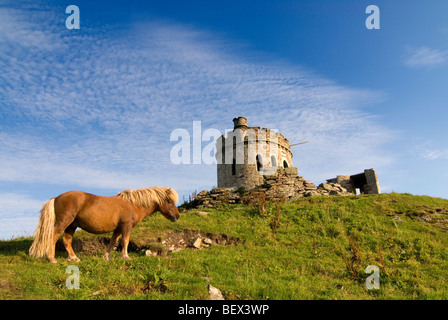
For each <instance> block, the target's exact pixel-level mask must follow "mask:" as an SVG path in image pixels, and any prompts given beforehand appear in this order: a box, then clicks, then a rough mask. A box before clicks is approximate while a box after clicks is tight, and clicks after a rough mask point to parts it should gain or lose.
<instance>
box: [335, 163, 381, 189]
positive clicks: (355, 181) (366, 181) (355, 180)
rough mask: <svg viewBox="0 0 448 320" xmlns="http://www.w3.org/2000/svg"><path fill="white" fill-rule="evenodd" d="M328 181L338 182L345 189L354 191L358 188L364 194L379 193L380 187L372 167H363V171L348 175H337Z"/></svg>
mask: <svg viewBox="0 0 448 320" xmlns="http://www.w3.org/2000/svg"><path fill="white" fill-rule="evenodd" d="M327 182H329V183H339V184H340V185H342V186H343V187H344V188H345V189H347V191H349V192H353V193H356V189H359V190H360V192H361V193H364V194H380V193H381V188H380V183H379V181H378V177H377V175H376V172H375V170H374V169H365V170H364V172H363V173H358V174H354V175H351V176H348V175H339V176H337V177H336V178H333V179H328V180H327Z"/></svg>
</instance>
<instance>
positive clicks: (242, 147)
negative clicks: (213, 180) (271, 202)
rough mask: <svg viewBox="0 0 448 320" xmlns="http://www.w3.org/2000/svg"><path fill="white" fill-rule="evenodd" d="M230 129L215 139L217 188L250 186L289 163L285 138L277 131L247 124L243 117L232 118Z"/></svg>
mask: <svg viewBox="0 0 448 320" xmlns="http://www.w3.org/2000/svg"><path fill="white" fill-rule="evenodd" d="M233 123H234V129H233V131H230V132H228V133H227V137H225V136H224V135H223V136H221V137H220V138H219V139H218V140H217V143H216V155H215V156H216V159H217V163H218V165H217V176H218V188H233V187H236V188H240V187H244V188H245V189H252V188H254V187H256V186H258V185H260V184H262V183H263V177H262V176H263V175H265V174H275V173H276V171H277V169H278V168H288V167H292V166H293V163H292V157H293V155H292V152H291V150H290V146H289V141H288V139H286V138H285V137H284V136H283V135H282V134H281V133H277V132H275V131H273V130H270V129H266V128H263V129H260V127H248V126H247V119H246V118H244V117H238V118H235V119H233Z"/></svg>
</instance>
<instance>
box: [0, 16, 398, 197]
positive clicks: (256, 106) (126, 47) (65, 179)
mask: <svg viewBox="0 0 448 320" xmlns="http://www.w3.org/2000/svg"><path fill="white" fill-rule="evenodd" d="M3 18H5V19H4V20H3ZM47 18H48V19H49V20H51V21H53V20H55V19H56V18H55V17H54V14H53V13H52V12H51V11H47V10H45V11H43V12H40V13H39V14H35V15H28V13H27V12H25V13H24V12H23V11H21V10H20V9H6V8H0V19H1V21H2V28H0V45H1V46H2V50H1V51H0V69H1V71H2V72H1V74H0V104H1V111H0V115H1V116H2V119H3V120H1V122H0V125H1V129H0V135H1V138H2V139H1V142H0V143H1V147H2V149H1V151H0V181H2V180H3V181H19V182H23V183H29V182H37V183H39V182H45V183H56V184H70V185H79V186H88V187H98V188H107V187H109V188H113V189H118V190H120V189H121V188H125V187H133V186H150V185H156V184H158V185H172V186H173V187H176V188H179V189H181V190H185V191H186V190H193V189H195V188H199V187H198V186H203V187H211V186H212V185H215V184H216V168H215V167H212V166H206V165H191V166H182V165H180V166H175V165H173V164H171V162H170V159H169V153H170V152H169V151H170V148H171V147H172V146H173V145H174V143H173V142H170V141H169V137H170V133H171V131H172V130H173V129H175V128H185V129H187V130H190V132H191V126H192V121H193V120H201V121H202V126H203V129H204V130H205V129H207V128H211V127H213V128H216V129H219V130H221V131H222V132H224V129H226V128H231V127H232V122H231V121H232V119H233V117H235V116H239V115H244V116H246V117H247V118H248V121H249V123H250V125H256V126H258V125H259V126H262V127H269V128H273V129H278V130H279V131H280V132H282V133H284V134H285V136H286V137H287V138H288V139H289V140H290V141H291V143H293V142H299V141H302V140H305V139H306V140H310V141H311V143H310V144H308V145H303V146H301V147H297V149H295V150H294V151H295V158H294V162H295V164H296V165H297V166H298V167H299V170H300V172H301V174H302V175H304V176H305V177H306V178H308V179H311V180H317V181H318V180H322V179H324V178H329V177H332V176H333V175H334V174H338V173H352V172H353V171H358V170H363V169H364V168H368V167H373V166H375V167H378V166H386V165H388V164H390V163H391V161H393V159H392V157H391V156H390V155H389V154H387V153H385V152H384V150H383V149H382V144H383V143H385V142H387V141H388V140H389V139H390V138H391V135H392V132H391V131H389V130H388V129H386V128H383V127H381V125H379V124H378V122H379V121H377V119H376V118H375V117H373V116H372V115H370V114H369V113H367V112H363V111H361V110H362V109H361V108H362V106H365V105H367V104H369V103H372V101H373V102H376V101H380V100H381V99H384V95H383V93H381V92H377V91H371V90H368V89H365V90H360V89H353V88H349V87H346V86H342V85H338V84H337V83H335V82H333V81H330V80H328V79H325V78H323V77H318V76H316V75H313V74H312V73H311V72H309V71H305V70H304V69H303V68H301V67H299V66H294V65H287V64H284V63H277V62H272V63H266V62H261V61H259V60H257V59H256V58H254V57H255V56H256V54H251V52H250V50H247V48H245V49H241V47H240V46H239V45H238V44H236V43H235V44H234V43H232V42H231V41H228V40H224V39H219V38H218V37H216V36H215V35H214V34H211V33H209V32H207V31H203V30H197V29H194V28H191V27H186V26H183V25H176V24H172V23H171V24H168V23H161V22H152V23H145V22H140V23H134V24H132V25H127V26H124V27H123V26H121V27H120V28H119V27H118V26H116V28H117V30H111V29H109V30H108V31H109V32H107V33H106V32H100V31H97V30H94V29H89V28H87V27H84V26H83V27H82V29H81V31H82V32H79V33H75V32H73V31H68V30H66V29H65V27H64V26H63V25H61V24H60V23H59V24H53V25H52V27H45V28H47V29H46V30H42V25H45V26H48V24H39V23H38V21H40V20H42V19H43V20H45V19H47ZM112 28H113V27H112ZM30 35H31V36H30ZM229 48H232V49H229Z"/></svg>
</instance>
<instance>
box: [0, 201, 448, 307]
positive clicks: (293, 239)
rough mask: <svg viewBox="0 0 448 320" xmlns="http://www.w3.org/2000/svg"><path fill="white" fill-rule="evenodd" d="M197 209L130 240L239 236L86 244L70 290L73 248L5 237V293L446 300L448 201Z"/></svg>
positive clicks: (1, 288) (0, 292)
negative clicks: (174, 243) (94, 248)
mask: <svg viewBox="0 0 448 320" xmlns="http://www.w3.org/2000/svg"><path fill="white" fill-rule="evenodd" d="M196 211H197V210H195V209H192V210H188V211H186V212H184V213H182V214H181V219H180V220H179V221H178V222H176V223H172V222H170V221H168V220H166V219H165V218H163V216H162V215H161V214H158V213H157V214H155V215H153V216H150V217H148V218H146V219H145V220H144V221H142V222H141V224H140V225H139V226H137V227H136V228H135V229H134V230H133V232H132V234H131V241H134V242H135V243H144V242H145V241H147V240H149V239H157V238H162V239H163V238H164V237H165V236H166V234H167V233H168V232H171V231H182V230H184V229H193V230H200V231H203V232H209V233H217V234H227V235H229V236H232V237H236V238H239V239H240V242H239V243H238V244H236V245H214V246H212V247H211V248H207V249H202V250H193V249H185V250H182V251H180V252H172V253H168V254H167V256H166V257H147V256H145V255H144V253H143V252H131V253H130V256H131V258H132V260H130V261H125V260H122V259H121V258H120V253H119V252H113V253H112V258H113V260H112V261H110V262H107V261H104V260H103V259H102V258H101V255H102V253H95V254H92V253H91V254H87V253H79V254H78V256H79V258H80V259H81V260H82V261H81V262H80V263H78V264H77V266H78V267H79V270H80V289H79V290H76V289H72V290H69V289H67V288H66V286H65V283H66V279H67V277H68V276H69V274H66V273H65V270H66V267H67V266H69V265H71V264H73V263H71V262H67V261H66V257H67V255H66V253H65V252H61V253H59V254H58V255H57V260H58V264H56V265H53V264H50V263H48V262H46V261H45V260H44V259H34V258H31V257H29V256H28V255H27V251H28V248H29V246H30V245H31V241H32V240H31V239H29V238H20V239H13V240H9V241H0V270H1V273H0V298H1V299H208V292H207V288H206V286H207V284H209V283H210V284H212V285H213V286H215V287H217V288H219V289H220V290H222V292H223V294H224V296H225V298H226V299H448V283H447V281H445V278H446V274H448V236H447V232H446V230H447V229H448V228H447V227H448V200H445V199H440V198H431V197H427V196H413V195H410V194H396V193H391V194H381V195H369V196H367V195H366V196H356V197H355V196H353V197H312V198H302V199H299V200H296V201H294V202H292V203H284V204H282V205H281V207H280V208H278V210H277V207H276V205H275V204H272V203H267V204H266V210H265V212H266V213H265V214H264V215H261V214H260V210H259V208H258V207H257V206H249V205H233V206H223V207H222V208H216V209H205V210H203V211H209V212H210V214H209V215H207V216H199V215H197V214H196V213H195V212H196ZM424 219H426V220H424ZM83 237H85V238H88V237H98V236H95V235H90V234H87V233H85V232H82V231H78V232H77V233H76V234H75V238H83ZM368 265H376V266H378V267H379V268H380V289H379V290H367V289H366V285H365V279H366V277H368V276H369V275H368V274H366V273H365V271H364V270H365V268H366V267H367V266H368Z"/></svg>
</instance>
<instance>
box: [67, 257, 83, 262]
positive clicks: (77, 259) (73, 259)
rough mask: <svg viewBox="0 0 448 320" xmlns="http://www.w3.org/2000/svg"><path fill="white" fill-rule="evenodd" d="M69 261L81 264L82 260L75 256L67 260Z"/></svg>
mask: <svg viewBox="0 0 448 320" xmlns="http://www.w3.org/2000/svg"><path fill="white" fill-rule="evenodd" d="M67 261H72V262H80V261H81V260H80V259H79V258H78V257H77V256H74V257H69V258H68V259H67Z"/></svg>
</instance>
